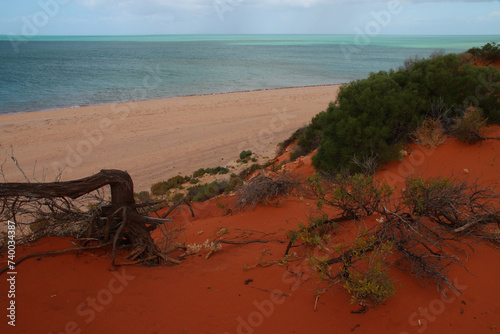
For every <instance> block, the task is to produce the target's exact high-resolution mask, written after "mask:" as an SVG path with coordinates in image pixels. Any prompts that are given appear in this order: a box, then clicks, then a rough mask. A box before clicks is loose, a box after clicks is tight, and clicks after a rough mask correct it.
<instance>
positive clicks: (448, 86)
mask: <svg viewBox="0 0 500 334" xmlns="http://www.w3.org/2000/svg"><path fill="white" fill-rule="evenodd" d="M410 63H411V64H410ZM410 65H411V66H410ZM498 81H500V71H499V70H498V69H496V68H494V67H491V66H490V67H484V66H483V67H478V66H474V65H472V64H470V63H466V64H463V63H462V58H461V56H459V55H456V54H448V55H434V56H433V57H432V58H431V59H416V58H414V59H413V60H412V61H409V62H408V64H407V66H406V67H405V68H403V69H402V70H399V71H394V70H391V71H388V72H385V71H380V72H378V73H372V74H370V76H369V77H368V78H366V79H362V80H356V81H354V82H352V83H350V84H348V85H345V86H342V87H341V88H340V92H339V94H338V97H337V100H336V102H335V103H331V104H330V105H329V106H328V108H327V110H325V111H323V112H321V113H319V114H318V115H317V116H316V117H314V118H313V120H312V121H311V124H309V126H308V127H307V129H306V130H305V131H304V133H303V134H302V135H301V137H300V138H299V140H298V148H297V149H296V152H292V156H293V157H296V156H300V155H304V154H307V153H308V152H311V151H312V150H314V149H315V148H316V147H319V148H318V152H317V154H316V155H315V156H314V157H313V164H314V166H315V167H316V168H318V169H320V170H324V171H327V172H333V171H341V170H348V171H354V172H355V171H359V168H358V166H357V165H356V164H354V163H353V161H352V159H353V156H354V155H356V157H357V159H358V160H359V161H363V160H365V159H366V158H367V157H369V156H371V155H375V156H377V159H378V161H377V162H378V163H383V162H386V161H390V160H393V159H395V158H398V157H399V152H400V150H401V147H402V145H405V144H407V143H408V142H411V140H412V134H413V133H414V132H415V131H416V129H417V128H418V127H419V125H421V124H422V123H423V122H424V120H425V119H426V118H428V117H429V116H432V114H433V113H436V111H438V112H443V113H446V115H441V116H443V124H444V125H445V126H447V125H448V124H447V123H446V122H444V118H446V121H448V120H449V119H452V118H454V117H456V116H458V115H459V114H460V106H463V105H466V106H469V105H471V104H473V105H474V106H475V107H478V108H481V109H482V110H483V112H484V117H485V118H486V119H488V121H489V122H490V123H500V102H499V99H500V85H498V84H497V83H498ZM436 101H439V108H440V109H439V110H436V103H437V102H436ZM444 116H445V117H444Z"/></svg>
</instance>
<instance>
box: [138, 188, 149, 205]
mask: <svg viewBox="0 0 500 334" xmlns="http://www.w3.org/2000/svg"><path fill="white" fill-rule="evenodd" d="M135 197H136V198H137V200H138V201H139V202H142V203H147V202H151V201H152V199H151V194H150V193H149V192H148V191H141V192H140V193H138V194H136V196H135Z"/></svg>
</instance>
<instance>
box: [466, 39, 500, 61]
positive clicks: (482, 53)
mask: <svg viewBox="0 0 500 334" xmlns="http://www.w3.org/2000/svg"><path fill="white" fill-rule="evenodd" d="M467 52H468V53H470V54H471V55H472V56H473V57H474V58H476V60H477V61H480V62H482V63H486V64H490V63H492V62H494V61H495V60H499V59H500V48H499V45H498V44H497V43H495V42H491V43H487V44H485V45H483V46H482V47H480V48H477V47H476V48H471V49H469V50H468V51H467Z"/></svg>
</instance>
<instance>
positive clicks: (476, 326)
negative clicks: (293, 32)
mask: <svg viewBox="0 0 500 334" xmlns="http://www.w3.org/2000/svg"><path fill="white" fill-rule="evenodd" d="M491 131H492V133H491V135H492V136H493V135H494V136H500V127H494V128H492V129H491ZM412 150H413V153H412V154H411V155H409V156H408V157H406V158H405V159H404V160H403V161H402V162H397V161H396V162H392V163H389V164H387V165H386V166H384V167H385V168H386V170H383V171H382V172H381V173H380V174H379V176H380V177H381V178H384V177H385V178H386V180H387V181H389V182H392V183H393V185H397V186H401V183H400V182H401V180H402V177H404V176H405V175H406V174H409V173H413V174H420V175H424V176H450V175H456V176H469V177H471V178H479V182H481V183H484V184H491V183H494V182H499V181H500V179H499V178H500V141H496V140H495V141H493V140H491V141H485V142H482V143H479V144H476V145H466V144H463V143H460V142H458V141H456V140H454V139H448V140H447V142H446V144H445V145H442V146H440V147H438V148H436V149H435V150H432V151H428V150H425V151H424V150H423V149H422V148H421V147H418V146H411V147H410V148H409V152H411V151H412ZM301 161H302V162H301ZM295 167H296V168H298V169H299V170H300V171H301V172H302V173H304V174H306V175H307V174H309V173H311V172H312V171H313V169H312V168H311V167H310V157H305V158H302V159H301V160H299V162H296V163H295ZM287 168H290V167H287ZM465 169H467V170H468V173H467V172H465V171H464V170H465ZM230 202H231V198H227V199H222V200H218V201H209V202H207V203H198V204H195V206H194V209H195V213H196V218H194V219H192V218H190V217H189V216H188V215H185V216H177V218H176V224H180V225H182V226H183V227H184V228H185V230H184V231H183V233H184V236H183V238H185V240H186V243H187V244H193V243H203V242H204V241H205V240H206V239H212V238H213V237H214V235H215V234H216V233H218V232H220V231H221V229H220V228H221V227H225V228H227V229H228V230H229V233H228V234H225V235H223V237H224V238H225V239H228V240H229V239H231V240H241V241H244V240H252V239H260V238H264V237H265V238H266V239H268V240H281V241H288V240H287V238H286V231H287V230H290V229H292V228H297V225H298V224H299V223H305V222H306V221H307V214H308V213H309V212H310V210H311V209H310V203H309V204H308V202H307V201H305V200H302V199H301V198H296V197H289V198H286V199H283V200H282V201H281V202H280V203H279V205H277V206H273V205H269V206H259V207H257V208H256V209H255V210H251V211H244V212H238V213H234V214H233V215H225V211H224V210H223V205H224V204H228V205H229V206H230ZM217 203H219V205H217ZM202 231H203V233H201V232H202ZM258 231H260V232H258ZM263 233H271V234H269V235H267V236H264V234H263ZM344 233H346V234H347V235H349V234H353V233H356V232H355V227H354V225H353V223H347V224H345V227H344ZM183 238H182V240H181V241H183V240H184V239H183ZM69 247H74V246H73V245H72V244H71V243H70V240H67V239H57V238H46V239H43V240H41V241H39V242H37V243H36V244H35V245H32V246H30V247H29V248H27V247H18V250H17V251H18V255H19V256H21V255H23V254H25V253H29V252H38V251H47V250H58V249H63V248H69ZM285 247H286V244H282V243H279V242H276V241H271V242H269V243H266V244H262V243H253V244H247V245H228V244H223V248H222V250H221V251H219V252H217V253H215V254H213V255H212V256H211V257H210V258H209V259H208V260H206V259H205V256H206V254H207V253H206V251H205V250H202V251H201V252H200V253H198V254H197V255H193V256H188V257H187V258H186V260H184V262H183V263H182V264H181V265H178V266H163V267H156V268H147V267H142V266H132V267H118V268H115V267H112V266H111V264H110V263H111V260H110V254H109V251H100V252H83V253H79V254H66V255H59V256H56V257H45V258H42V259H30V260H27V261H25V262H24V263H22V264H20V265H19V266H18V268H17V276H16V298H15V302H16V316H17V318H16V327H15V329H14V328H13V327H10V326H8V325H7V321H8V319H7V318H6V315H7V311H6V307H5V305H6V302H7V291H8V286H7V281H6V279H7V278H8V276H7V275H6V274H3V275H2V276H1V277H0V297H1V299H0V304H1V305H2V307H1V310H2V311H0V314H2V320H1V322H0V332H1V333H54V334H55V333H245V334H247V333H350V332H354V333H423V332H427V333H477V332H478V333H491V332H493V331H495V329H497V330H500V301H499V298H500V285H499V284H498V278H499V277H500V267H499V266H498V265H497V264H498V263H499V262H500V252H498V251H496V250H494V249H493V248H491V247H489V246H486V245H478V246H477V247H476V250H477V251H476V252H470V253H469V255H468V258H463V259H462V260H463V261H464V262H465V264H466V265H467V268H468V270H469V271H470V273H468V272H466V271H465V270H464V269H463V268H458V267H452V268H451V270H450V271H449V275H450V277H451V278H453V279H454V280H455V282H456V283H457V284H458V286H459V288H461V289H462V291H463V295H458V296H456V295H454V294H452V293H451V292H450V293H449V295H448V296H443V295H441V294H440V293H438V292H437V291H436V289H435V287H434V286H431V285H424V284H422V283H419V282H418V281H416V280H414V279H412V278H411V277H410V276H409V275H407V274H405V273H403V272H400V271H397V270H392V269H391V274H392V275H393V276H394V277H395V278H396V280H397V283H396V285H398V286H399V285H400V286H401V287H400V289H399V290H398V291H397V293H396V296H395V297H392V298H390V299H388V301H387V302H386V303H385V304H384V305H380V306H379V307H378V308H376V309H372V310H369V311H368V312H367V313H366V314H361V315H360V314H351V311H352V310H356V309H358V308H359V307H357V306H356V305H351V304H350V303H349V296H348V295H347V294H346V293H345V292H344V291H343V289H341V288H331V289H330V290H329V291H328V292H327V293H324V294H321V295H320V297H319V298H318V299H317V300H316V290H317V289H320V288H323V287H324V286H325V285H324V283H318V280H317V279H316V278H315V277H314V276H313V274H312V273H311V272H310V271H309V270H308V266H307V260H304V261H302V262H301V261H297V262H290V263H289V265H288V266H279V265H277V264H274V265H272V266H269V267H265V268H264V267H256V268H252V266H254V265H256V264H257V263H258V262H259V261H260V260H264V261H267V262H269V261H271V260H273V259H280V258H282V257H283V254H284V251H285ZM3 260H5V258H4V259H3ZM2 266H3V264H2ZM244 268H247V270H244ZM292 272H295V273H298V275H299V277H300V275H302V276H301V277H300V279H299V278H298V277H295V276H294V275H293V274H292ZM250 279H252V280H253V281H249V280H250ZM247 280H248V281H247ZM245 282H246V283H248V284H245ZM271 291H275V292H277V293H280V295H276V294H273V293H271ZM316 301H317V305H316V310H315V309H314V305H315V302H316ZM495 326H496V327H495Z"/></svg>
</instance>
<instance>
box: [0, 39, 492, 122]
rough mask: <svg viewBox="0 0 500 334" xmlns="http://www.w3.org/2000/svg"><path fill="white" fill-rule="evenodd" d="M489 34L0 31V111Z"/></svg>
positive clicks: (357, 59) (249, 79)
mask: <svg viewBox="0 0 500 334" xmlns="http://www.w3.org/2000/svg"><path fill="white" fill-rule="evenodd" d="M491 41H497V42H498V41H500V35H492V36H387V35H381V36H375V37H369V36H366V35H166V36H79V37H74V36H72V37H68V36H38V37H29V38H27V37H22V36H20V37H12V36H0V113H14V112H24V111H36V110H47V109H57V108H65V107H75V106H84V105H99V104H106V103H115V102H125V101H137V100H148V99H157V98H166V97H175V96H186V95H200V94H213V93H224V92H235V91H247V90H259V89H272V88H283V87H299V86H313V85H326V84H337V83H346V82H350V81H352V80H355V79H360V78H364V77H366V76H367V75H368V74H369V73H370V72H377V71H379V70H389V69H393V68H398V67H399V66H401V65H402V64H403V61H404V60H405V59H407V58H408V57H412V56H415V55H418V56H421V57H427V56H429V55H430V54H431V53H433V52H434V51H436V50H443V51H444V52H446V53H449V52H455V53H459V52H463V51H466V50H467V49H469V48H471V47H474V46H482V45H484V44H485V43H487V42H491Z"/></svg>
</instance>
